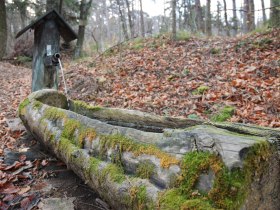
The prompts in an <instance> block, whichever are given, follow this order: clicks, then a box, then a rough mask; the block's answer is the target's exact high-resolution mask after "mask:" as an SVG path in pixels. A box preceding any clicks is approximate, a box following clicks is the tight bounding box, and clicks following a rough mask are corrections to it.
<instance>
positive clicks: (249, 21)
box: [246, 0, 255, 31]
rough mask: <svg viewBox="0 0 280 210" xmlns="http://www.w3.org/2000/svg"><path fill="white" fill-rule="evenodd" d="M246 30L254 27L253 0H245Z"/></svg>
mask: <svg viewBox="0 0 280 210" xmlns="http://www.w3.org/2000/svg"><path fill="white" fill-rule="evenodd" d="M246 10H247V30H248V31H252V30H254V29H255V5H254V0H247V5H246Z"/></svg>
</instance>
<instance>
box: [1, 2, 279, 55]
mask: <svg viewBox="0 0 280 210" xmlns="http://www.w3.org/2000/svg"><path fill="white" fill-rule="evenodd" d="M156 1H157V2H158V4H160V2H161V4H163V11H161V12H160V13H161V15H157V16H154V15H153V14H148V13H147V12H145V11H144V10H143V5H153V4H151V2H156ZM255 4H256V5H261V9H258V10H255ZM228 5H230V7H229V6H228ZM279 5H280V1H279V0H212V1H211V0H206V1H203V0H161V1H160V0H145V1H143V0H106V1H103V0H95V1H93V0H81V1H78V0H57V1H56V0H45V1H44V0H40V1H39V0H8V1H7V0H6V1H5V0H1V1H0V43H1V47H0V58H3V57H7V56H8V57H11V56H12V57H13V56H19V55H20V56H27V57H31V56H32V41H33V37H32V33H30V34H26V35H25V36H24V37H22V38H21V39H20V40H15V38H14V37H15V34H16V33H17V32H18V31H20V29H22V28H24V27H25V26H26V25H28V24H29V23H30V22H31V21H33V20H35V19H36V18H38V17H39V16H41V15H42V14H44V12H45V11H48V10H50V9H56V10H57V11H59V12H60V14H61V15H62V16H63V17H64V18H65V20H66V21H67V22H69V23H70V25H72V26H73V27H74V28H75V30H76V31H77V32H78V35H79V38H78V41H77V42H76V44H74V43H72V45H75V53H74V54H75V57H80V56H82V53H81V52H82V51H81V49H82V48H83V45H84V48H83V49H84V50H85V51H86V52H87V54H90V53H92V52H96V51H97V52H103V51H105V50H106V49H108V48H110V47H111V46H114V45H116V44H117V43H121V42H123V41H125V40H129V39H132V38H136V37H151V36H155V35H158V34H164V33H170V36H171V37H172V38H173V39H176V37H180V36H181V37H182V36H187V34H190V33H192V34H196V35H198V36H199V35H208V36H211V35H218V36H236V35H240V34H245V33H248V32H250V31H253V30H255V29H256V27H257V28H259V27H264V26H268V25H269V26H270V27H279V19H280V15H279V13H280V12H279ZM154 9H155V10H157V11H158V10H159V9H158V8H154ZM157 13H158V12H157ZM257 13H258V14H259V13H260V14H261V16H256V14H257ZM22 40H24V42H22ZM84 42H86V43H85V44H84ZM68 45H69V43H64V46H65V47H67V46H68ZM84 55H85V54H84ZM21 59H24V58H22V57H21Z"/></svg>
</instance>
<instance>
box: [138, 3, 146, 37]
mask: <svg viewBox="0 0 280 210" xmlns="http://www.w3.org/2000/svg"><path fill="white" fill-rule="evenodd" d="M139 3H140V26H141V36H142V37H145V23H144V13H143V6H142V0H139Z"/></svg>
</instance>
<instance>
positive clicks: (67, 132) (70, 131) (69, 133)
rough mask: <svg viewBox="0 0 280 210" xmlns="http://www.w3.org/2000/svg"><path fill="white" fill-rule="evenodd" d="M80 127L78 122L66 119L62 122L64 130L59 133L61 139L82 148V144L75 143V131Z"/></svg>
mask: <svg viewBox="0 0 280 210" xmlns="http://www.w3.org/2000/svg"><path fill="white" fill-rule="evenodd" d="M80 127H81V124H80V122H79V121H77V120H74V119H67V120H65V122H64V129H63V131H62V133H61V137H63V138H67V139H68V140H70V141H71V142H72V143H73V144H75V145H77V146H78V147H80V148H82V146H83V142H79V141H76V135H75V131H76V130H77V129H78V128H80Z"/></svg>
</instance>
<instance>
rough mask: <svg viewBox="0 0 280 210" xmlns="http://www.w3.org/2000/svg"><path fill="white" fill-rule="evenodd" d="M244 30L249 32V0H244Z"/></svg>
mask: <svg viewBox="0 0 280 210" xmlns="http://www.w3.org/2000/svg"><path fill="white" fill-rule="evenodd" d="M243 11H244V12H243V32H244V33H247V32H248V31H249V28H248V17H249V0H244V10H243Z"/></svg>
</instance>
